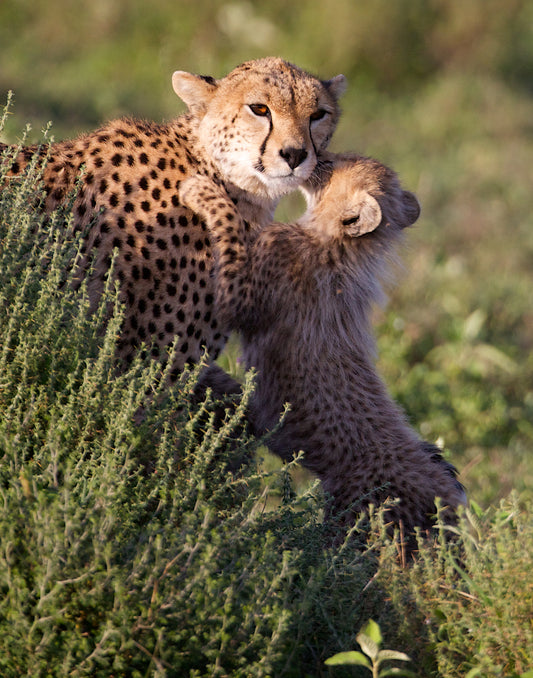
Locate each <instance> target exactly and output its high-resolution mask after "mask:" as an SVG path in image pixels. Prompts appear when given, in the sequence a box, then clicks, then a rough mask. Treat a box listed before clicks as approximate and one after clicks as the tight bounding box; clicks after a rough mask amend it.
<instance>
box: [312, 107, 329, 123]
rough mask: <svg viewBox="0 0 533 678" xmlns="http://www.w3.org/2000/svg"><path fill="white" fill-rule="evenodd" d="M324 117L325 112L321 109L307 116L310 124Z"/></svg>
mask: <svg viewBox="0 0 533 678" xmlns="http://www.w3.org/2000/svg"><path fill="white" fill-rule="evenodd" d="M325 115H327V111H325V110H324V109H323V108H319V109H318V111H315V112H314V113H311V115H310V116H309V120H311V122H315V121H316V120H322V118H323V117H324V116H325Z"/></svg>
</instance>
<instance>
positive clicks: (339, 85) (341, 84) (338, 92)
mask: <svg viewBox="0 0 533 678" xmlns="http://www.w3.org/2000/svg"><path fill="white" fill-rule="evenodd" d="M347 84H348V82H347V80H346V78H345V77H344V75H336V76H335V77H334V78H331V80H325V81H324V87H325V88H326V89H327V90H329V91H330V92H331V94H332V95H333V96H334V97H335V99H336V100H337V101H338V100H339V99H340V98H341V96H342V95H343V94H344V92H345V91H346V86H347Z"/></svg>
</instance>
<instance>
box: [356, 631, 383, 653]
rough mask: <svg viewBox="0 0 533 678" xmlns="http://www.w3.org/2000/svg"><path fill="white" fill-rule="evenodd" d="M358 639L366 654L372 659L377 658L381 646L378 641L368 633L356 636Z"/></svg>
mask: <svg viewBox="0 0 533 678" xmlns="http://www.w3.org/2000/svg"><path fill="white" fill-rule="evenodd" d="M356 640H357V642H358V643H359V645H360V646H361V649H362V650H363V652H364V653H365V654H367V655H368V656H369V657H370V659H375V658H376V657H377V656H378V652H379V646H378V644H377V643H376V641H374V640H372V638H370V637H369V636H367V635H366V633H363V632H361V633H359V634H358V635H357V636H356Z"/></svg>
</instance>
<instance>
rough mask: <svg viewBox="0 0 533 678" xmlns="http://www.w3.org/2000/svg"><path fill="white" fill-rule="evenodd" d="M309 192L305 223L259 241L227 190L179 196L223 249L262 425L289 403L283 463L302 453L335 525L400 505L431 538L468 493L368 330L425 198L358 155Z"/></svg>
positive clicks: (227, 299)
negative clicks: (391, 387) (393, 384)
mask: <svg viewBox="0 0 533 678" xmlns="http://www.w3.org/2000/svg"><path fill="white" fill-rule="evenodd" d="M304 193H305V195H306V198H307V201H308V211H307V212H306V214H305V215H304V216H303V217H302V218H301V219H300V220H299V221H298V222H296V223H293V224H281V223H276V224H273V225H272V226H271V227H270V228H268V229H265V230H263V231H261V232H260V233H259V234H252V235H250V234H249V233H247V232H246V230H245V227H244V222H243V220H242V218H241V217H240V215H239V213H238V210H237V209H236V208H235V206H234V205H233V203H232V202H231V200H230V199H229V198H228V196H227V194H225V193H224V191H223V189H222V188H221V187H219V186H216V185H215V184H213V183H212V182H210V181H209V180H208V179H207V178H205V177H195V178H191V179H189V180H188V181H187V182H185V183H184V184H183V185H182V186H181V187H180V195H181V199H182V200H183V202H184V203H185V204H188V205H190V206H191V207H192V208H193V209H194V210H195V211H196V212H197V213H199V214H201V215H202V217H203V218H204V219H205V221H206V224H207V226H208V228H209V231H210V232H211V233H212V234H213V237H214V238H215V239H216V243H217V267H216V268H217V288H218V292H217V293H218V302H217V303H218V306H219V309H220V318H221V319H223V322H224V327H225V328H226V329H235V330H237V331H239V332H240V334H241V337H242V342H243V352H244V357H245V362H246V366H247V367H249V368H250V367H255V368H256V370H257V385H256V391H255V396H254V400H253V403H252V406H251V415H250V416H251V420H252V422H253V424H254V425H255V427H256V429H257V430H258V431H259V432H261V433H263V432H266V431H271V430H273V429H274V427H275V426H276V424H277V422H278V421H279V417H280V414H281V412H282V410H283V406H284V403H286V402H288V403H290V405H291V410H290V412H289V413H288V415H287V417H286V418H285V420H284V422H283V424H282V426H281V427H280V428H279V430H277V431H276V432H275V433H274V434H273V435H272V436H271V438H270V443H269V445H270V446H271V449H272V450H273V451H274V452H275V453H277V454H278V455H280V456H281V457H282V458H284V459H290V458H292V456H293V454H294V453H296V452H298V451H299V450H303V451H304V454H305V456H304V460H303V464H304V465H305V466H307V467H308V468H309V469H310V470H311V471H313V472H314V473H316V474H317V475H318V477H319V478H320V479H321V481H322V483H323V486H324V489H325V491H326V492H327V493H328V494H329V495H331V497H332V499H331V504H330V508H331V510H332V511H333V512H334V513H335V514H337V515H338V514H342V513H343V512H347V514H346V515H347V516H348V517H349V516H350V515H351V513H350V512H351V511H353V510H360V509H363V508H365V507H366V506H367V505H368V504H369V503H370V502H373V503H380V502H383V501H384V500H385V499H386V498H392V499H397V500H399V503H398V504H397V505H396V506H394V507H392V508H391V509H390V510H389V515H390V517H391V519H393V520H394V521H396V522H400V521H401V522H402V523H403V524H404V526H405V527H406V528H407V529H409V530H410V529H412V528H413V527H414V526H416V525H418V526H421V527H424V528H425V527H428V526H429V524H430V515H431V514H433V513H434V511H435V497H437V496H440V497H442V499H443V501H444V503H445V504H447V505H449V506H451V507H456V506H457V505H458V504H460V503H462V502H463V501H464V500H465V495H464V491H463V489H462V486H461V485H460V484H459V482H458V481H457V479H456V471H455V469H454V468H453V467H452V466H451V464H449V463H447V462H446V461H445V460H444V459H443V457H442V454H441V451H440V450H439V449H438V448H437V447H435V446H434V445H432V444H430V443H428V442H425V441H423V440H421V439H420V438H419V437H418V435H417V434H416V433H415V432H414V431H413V429H412V428H411V427H410V426H409V425H408V423H407V421H406V418H405V416H404V414H403V412H402V411H401V410H400V408H399V407H398V406H397V405H396V403H395V402H394V401H393V400H392V398H391V397H390V396H389V394H388V392H387V389H386V387H385V385H384V383H383V381H382V380H381V378H380V377H379V375H378V373H377V370H376V368H375V364H374V355H375V347H374V339H373V334H372V329H371V322H370V315H371V309H372V306H373V304H374V302H375V301H376V300H377V299H379V297H380V293H381V287H380V280H382V278H383V276H384V275H385V274H386V272H387V270H388V265H387V264H388V262H390V258H391V257H392V256H393V255H394V252H395V249H396V247H395V246H396V244H397V243H398V241H399V240H400V238H401V233H402V230H403V229H404V228H405V227H407V226H410V225H411V224H413V223H414V222H415V221H416V220H417V219H418V216H419V212H420V208H419V205H418V201H417V200H416V197H415V196H414V195H413V194H412V193H410V192H408V191H404V190H403V189H402V188H401V186H400V184H399V182H398V179H397V177H396V175H395V173H394V172H393V171H392V170H390V169H389V168H387V167H385V166H384V165H382V164H381V163H379V162H377V161H375V160H372V159H369V158H364V157H361V156H358V155H350V154H346V155H337V156H335V155H331V154H328V155H326V154H324V158H323V161H322V163H321V165H320V168H319V171H317V172H316V173H315V175H314V176H313V178H312V180H311V181H310V182H308V183H307V184H306V185H305V187H304ZM345 517H346V516H345Z"/></svg>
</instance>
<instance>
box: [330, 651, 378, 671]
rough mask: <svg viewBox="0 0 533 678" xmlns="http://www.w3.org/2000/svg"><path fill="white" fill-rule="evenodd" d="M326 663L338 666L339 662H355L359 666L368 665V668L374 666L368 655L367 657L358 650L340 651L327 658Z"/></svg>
mask: <svg viewBox="0 0 533 678" xmlns="http://www.w3.org/2000/svg"><path fill="white" fill-rule="evenodd" d="M324 664H327V665H328V666H338V665H339V664H353V665H357V666H366V668H367V669H371V668H372V664H371V663H370V661H369V659H368V657H365V655H364V654H362V653H361V652H357V650H352V651H350V652H338V653H337V654H334V655H333V657H329V659H326V661H325V662H324Z"/></svg>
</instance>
